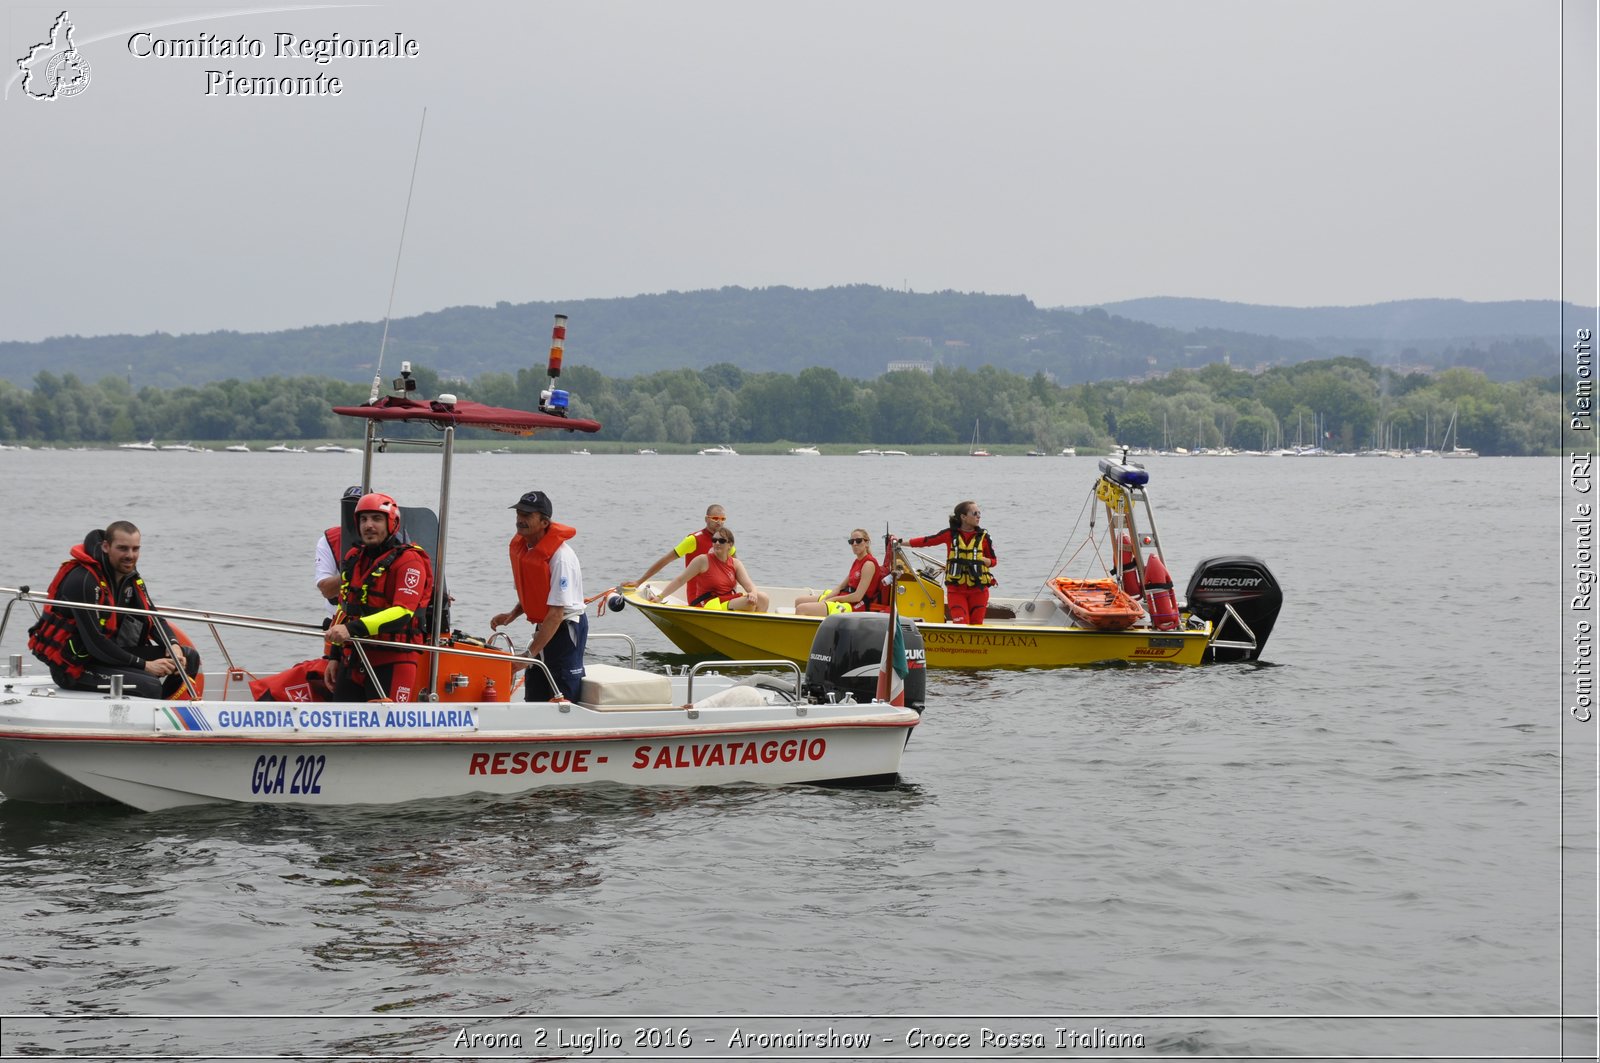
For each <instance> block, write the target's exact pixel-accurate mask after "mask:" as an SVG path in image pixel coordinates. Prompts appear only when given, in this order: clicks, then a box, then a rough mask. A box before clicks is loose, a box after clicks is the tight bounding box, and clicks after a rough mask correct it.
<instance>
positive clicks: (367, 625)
mask: <svg viewBox="0 0 1600 1063" xmlns="http://www.w3.org/2000/svg"><path fill="white" fill-rule="evenodd" d="M399 531H400V506H399V505H398V504H397V503H396V502H395V500H394V499H392V498H390V497H389V496H388V495H385V494H380V493H378V492H373V493H370V494H366V495H362V496H361V501H359V502H357V503H356V535H357V536H358V537H359V538H360V540H361V542H360V544H359V545H357V546H352V547H350V548H349V549H348V550H347V551H346V552H345V555H344V560H343V562H342V563H341V565H340V567H339V611H338V613H337V614H336V615H335V616H334V623H333V624H332V625H331V626H330V627H329V628H328V639H329V641H330V642H331V643H332V650H331V651H330V655H329V660H330V663H329V665H328V674H327V678H326V680H325V681H326V683H327V685H328V689H329V690H331V691H332V692H333V700H334V701H372V700H378V699H381V698H384V697H387V698H388V699H389V700H391V701H415V700H416V698H417V666H418V664H419V663H420V659H421V656H422V655H421V654H420V653H418V652H417V651H415V650H405V649H402V648H400V647H403V646H405V645H407V644H410V645H418V644H420V643H421V642H422V641H423V639H424V638H425V637H426V632H424V631H423V627H422V618H421V616H420V615H419V614H420V613H421V612H422V610H423V608H424V607H425V606H426V605H427V604H428V602H429V601H430V600H431V599H432V597H433V562H432V561H431V560H430V559H429V558H428V554H427V551H425V550H423V549H422V547H420V546H417V545H416V544H415V543H407V542H403V541H401V539H400V537H399ZM352 638H365V639H378V640H381V641H383V642H386V643H392V644H394V646H395V647H396V648H395V649H388V648H381V647H376V646H372V645H370V644H368V645H365V646H363V647H362V648H363V649H364V650H365V651H366V655H367V660H368V661H370V662H371V664H372V671H373V673H375V674H374V675H370V676H369V675H367V674H366V669H365V668H364V667H363V665H362V662H361V657H360V656H359V655H358V654H357V653H356V652H355V648H354V646H352V645H351V644H350V639H352Z"/></svg>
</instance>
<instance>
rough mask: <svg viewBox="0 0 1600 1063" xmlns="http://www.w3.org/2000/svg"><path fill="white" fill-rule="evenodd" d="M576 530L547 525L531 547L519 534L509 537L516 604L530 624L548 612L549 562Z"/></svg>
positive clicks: (554, 524) (554, 523)
mask: <svg viewBox="0 0 1600 1063" xmlns="http://www.w3.org/2000/svg"><path fill="white" fill-rule="evenodd" d="M577 534H578V529H576V528H570V527H568V526H567V525H565V524H557V523H556V522H555V521H551V522H550V526H549V527H548V528H546V529H545V531H544V534H543V535H541V536H539V541H538V542H536V543H534V544H533V545H532V546H529V545H528V541H527V540H526V539H524V538H523V537H522V536H520V535H513V536H512V537H511V548H510V549H511V579H512V582H514V583H515V584H516V585H517V604H518V605H520V606H522V615H523V616H525V617H527V618H528V620H529V622H530V623H534V624H537V623H539V621H541V620H543V619H544V617H545V614H546V613H548V612H549V611H550V559H551V558H552V557H554V556H555V553H556V551H557V550H559V549H561V544H562V543H564V542H566V541H567V540H568V539H570V538H572V537H573V536H574V535H577Z"/></svg>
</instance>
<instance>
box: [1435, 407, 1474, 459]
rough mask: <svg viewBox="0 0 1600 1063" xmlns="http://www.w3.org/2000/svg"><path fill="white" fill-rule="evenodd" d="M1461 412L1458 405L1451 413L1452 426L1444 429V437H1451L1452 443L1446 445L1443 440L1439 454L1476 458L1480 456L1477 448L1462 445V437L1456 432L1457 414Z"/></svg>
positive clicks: (1448, 456)
mask: <svg viewBox="0 0 1600 1063" xmlns="http://www.w3.org/2000/svg"><path fill="white" fill-rule="evenodd" d="M1460 412H1461V408H1460V407H1457V408H1456V409H1455V410H1453V411H1451V413H1450V427H1449V428H1446V429H1445V430H1444V438H1445V439H1450V440H1451V444H1450V446H1449V447H1446V446H1445V445H1444V443H1443V442H1442V441H1441V442H1440V444H1439V456H1440V457H1441V458H1475V457H1477V456H1478V452H1477V451H1476V450H1473V449H1472V448H1471V447H1464V446H1462V445H1461V437H1460V435H1458V434H1456V414H1458V413H1460Z"/></svg>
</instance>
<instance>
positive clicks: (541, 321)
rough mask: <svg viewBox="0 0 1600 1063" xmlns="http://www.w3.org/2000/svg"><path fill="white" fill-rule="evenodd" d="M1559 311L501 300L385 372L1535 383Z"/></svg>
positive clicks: (180, 374) (318, 356)
mask: <svg viewBox="0 0 1600 1063" xmlns="http://www.w3.org/2000/svg"><path fill="white" fill-rule="evenodd" d="M1558 312H1559V311H1558V309H1557V304H1555V303H1464V302H1458V301H1450V300H1419V301H1415V302H1411V303H1391V304H1383V305H1382V306H1376V307H1333V308H1324V309H1319V310H1295V309H1291V308H1285V307H1258V306H1248V305H1244V304H1233V303H1220V302H1212V301H1209V300H1199V299H1140V300H1131V301H1129V302H1125V303H1115V304H1107V305H1105V306H1103V307H1087V308H1071V309H1046V308H1040V307H1038V306H1036V305H1035V304H1034V303H1033V302H1032V301H1030V300H1029V299H1027V298H1026V297H1024V296H1020V295H987V294H982V293H969V292H953V291H944V292H903V291H896V290H891V289H886V288H880V287H876V286H872V285H849V286H844V287H835V288H824V289H815V290H812V289H799V288H788V287H772V288H738V287H729V288H720V289H716V290H705V291H692V292H665V293H661V294H656V295H639V296H633V297H631V298H621V299H580V300H571V301H566V302H561V303H555V302H530V303H517V304H512V303H504V302H502V303H499V304H497V305H496V306H493V307H453V308H450V309H447V310H440V311H437V312H435V313H429V314H420V315H417V316H415V317H409V318H400V319H396V320H395V321H394V322H392V323H391V324H390V327H389V344H388V349H387V351H386V353H385V355H384V360H385V365H384V372H385V375H389V374H392V373H393V372H395V371H396V370H398V368H399V365H400V362H401V361H402V360H410V361H413V362H416V363H417V364H418V365H419V366H427V367H429V368H430V369H433V370H435V371H436V372H438V373H439V374H440V375H441V376H443V377H446V378H454V377H460V378H466V379H472V378H474V377H477V376H479V375H481V374H483V373H488V372H500V373H511V372H515V371H516V370H518V369H523V368H535V367H541V366H542V365H543V364H544V359H545V354H546V352H547V351H548V349H549V339H550V326H551V323H552V318H553V315H555V314H557V313H565V314H568V315H569V316H570V318H571V321H570V325H569V338H568V341H567V352H568V357H569V359H571V360H572V361H573V362H575V363H577V364H583V365H589V366H592V367H594V368H595V369H598V370H599V371H601V372H603V373H605V374H607V375H608V376H613V377H626V376H633V375H638V374H642V373H649V372H655V371H657V370H661V369H669V368H677V367H696V368H697V367H701V366H706V365H714V364H718V363H724V362H725V363H729V364H732V365H736V366H738V367H740V368H741V369H744V370H746V371H750V372H781V373H788V374H798V373H799V372H800V371H801V370H802V369H805V368H808V367H812V366H816V367H823V368H831V369H834V370H836V371H838V372H839V373H841V374H843V375H845V376H848V377H853V378H857V379H870V378H874V377H876V376H878V375H880V374H881V373H883V372H884V370H885V369H886V367H887V366H888V365H889V364H890V363H892V362H926V363H933V364H941V365H946V366H950V367H951V368H979V367H981V366H984V365H993V366H995V367H997V368H1000V369H1005V370H1009V371H1011V372H1017V373H1026V374H1031V373H1035V372H1044V373H1048V374H1050V375H1051V376H1052V377H1053V378H1054V379H1055V380H1057V381H1058V382H1060V383H1063V384H1073V383H1083V382H1088V381H1095V380H1108V379H1119V378H1137V377H1143V376H1148V375H1151V374H1159V373H1164V372H1167V371H1170V370H1172V369H1176V368H1184V367H1194V366H1200V365H1207V364H1211V363H1213V362H1221V361H1228V362H1229V363H1231V364H1232V365H1234V366H1235V367H1239V368H1253V367H1257V366H1266V365H1272V364H1286V363H1294V362H1301V361H1307V360H1312V359H1317V358H1325V357H1328V356H1330V355H1338V354H1357V353H1360V352H1362V351H1363V350H1364V351H1366V352H1367V353H1366V354H1365V355H1363V356H1364V357H1368V358H1369V359H1370V360H1372V361H1374V362H1389V363H1393V362H1396V361H1399V362H1402V363H1403V364H1412V365H1418V364H1425V365H1429V366H1432V367H1435V368H1444V367H1446V366H1449V365H1473V366H1477V367H1478V368H1481V369H1483V370H1484V371H1485V372H1487V373H1488V374H1489V375H1490V376H1491V377H1494V378H1496V379H1520V378H1523V377H1527V376H1548V375H1551V374H1554V373H1556V372H1557V371H1558V370H1559V362H1558V360H1557V355H1556V346H1555V345H1556V343H1558V342H1559V336H1560V322H1559V318H1558V317H1556V315H1557V313H1558ZM1185 315H1187V316H1185ZM382 334H383V325H382V323H381V322H356V323H350V324H342V325H319V326H312V327H307V328H300V329H289V330H285V331H280V332H271V333H238V332H211V333H204V334H191V335H168V334H166V333H154V334H151V335H147V336H94V337H82V336H66V337H55V338H51V339H47V340H43V341H40V342H37V343H15V342H12V343H0V375H3V376H4V378H5V379H7V380H11V381H13V382H15V383H18V384H22V385H30V384H31V383H32V382H33V380H34V378H35V377H36V376H37V375H38V374H39V373H40V372H46V371H47V372H51V373H55V374H58V375H59V374H62V373H66V372H71V373H73V374H75V375H76V376H78V377H79V379H82V380H85V381H93V380H97V379H99V378H101V377H103V376H108V375H111V376H127V377H129V378H130V379H131V380H132V382H133V383H134V385H135V386H143V385H146V384H150V385H156V386H159V387H174V386H179V385H184V384H189V385H198V384H203V383H208V382H210V381H213V380H226V379H256V378H260V377H264V376H271V375H281V376H299V375H315V376H323V377H328V378H332V379H335V380H344V381H351V382H366V381H368V380H370V379H371V377H372V374H373V367H374V363H375V362H376V360H377V355H378V346H379V342H380V339H381V337H382ZM1430 335H1431V336H1439V337H1445V338H1446V339H1444V340H1441V341H1430V340H1428V339H1426V338H1425V337H1427V336H1430Z"/></svg>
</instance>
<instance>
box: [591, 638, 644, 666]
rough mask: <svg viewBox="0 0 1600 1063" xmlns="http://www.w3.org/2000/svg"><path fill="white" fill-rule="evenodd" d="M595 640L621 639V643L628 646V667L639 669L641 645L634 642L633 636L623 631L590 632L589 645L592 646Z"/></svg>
mask: <svg viewBox="0 0 1600 1063" xmlns="http://www.w3.org/2000/svg"><path fill="white" fill-rule="evenodd" d="M595 639H620V640H621V641H623V642H626V643H627V644H628V667H629V668H637V667H639V644H638V643H637V642H635V641H634V639H633V636H632V635H629V634H627V633H626V632H623V631H591V632H589V638H588V641H589V643H591V644H592V643H593V642H594V640H595Z"/></svg>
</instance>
